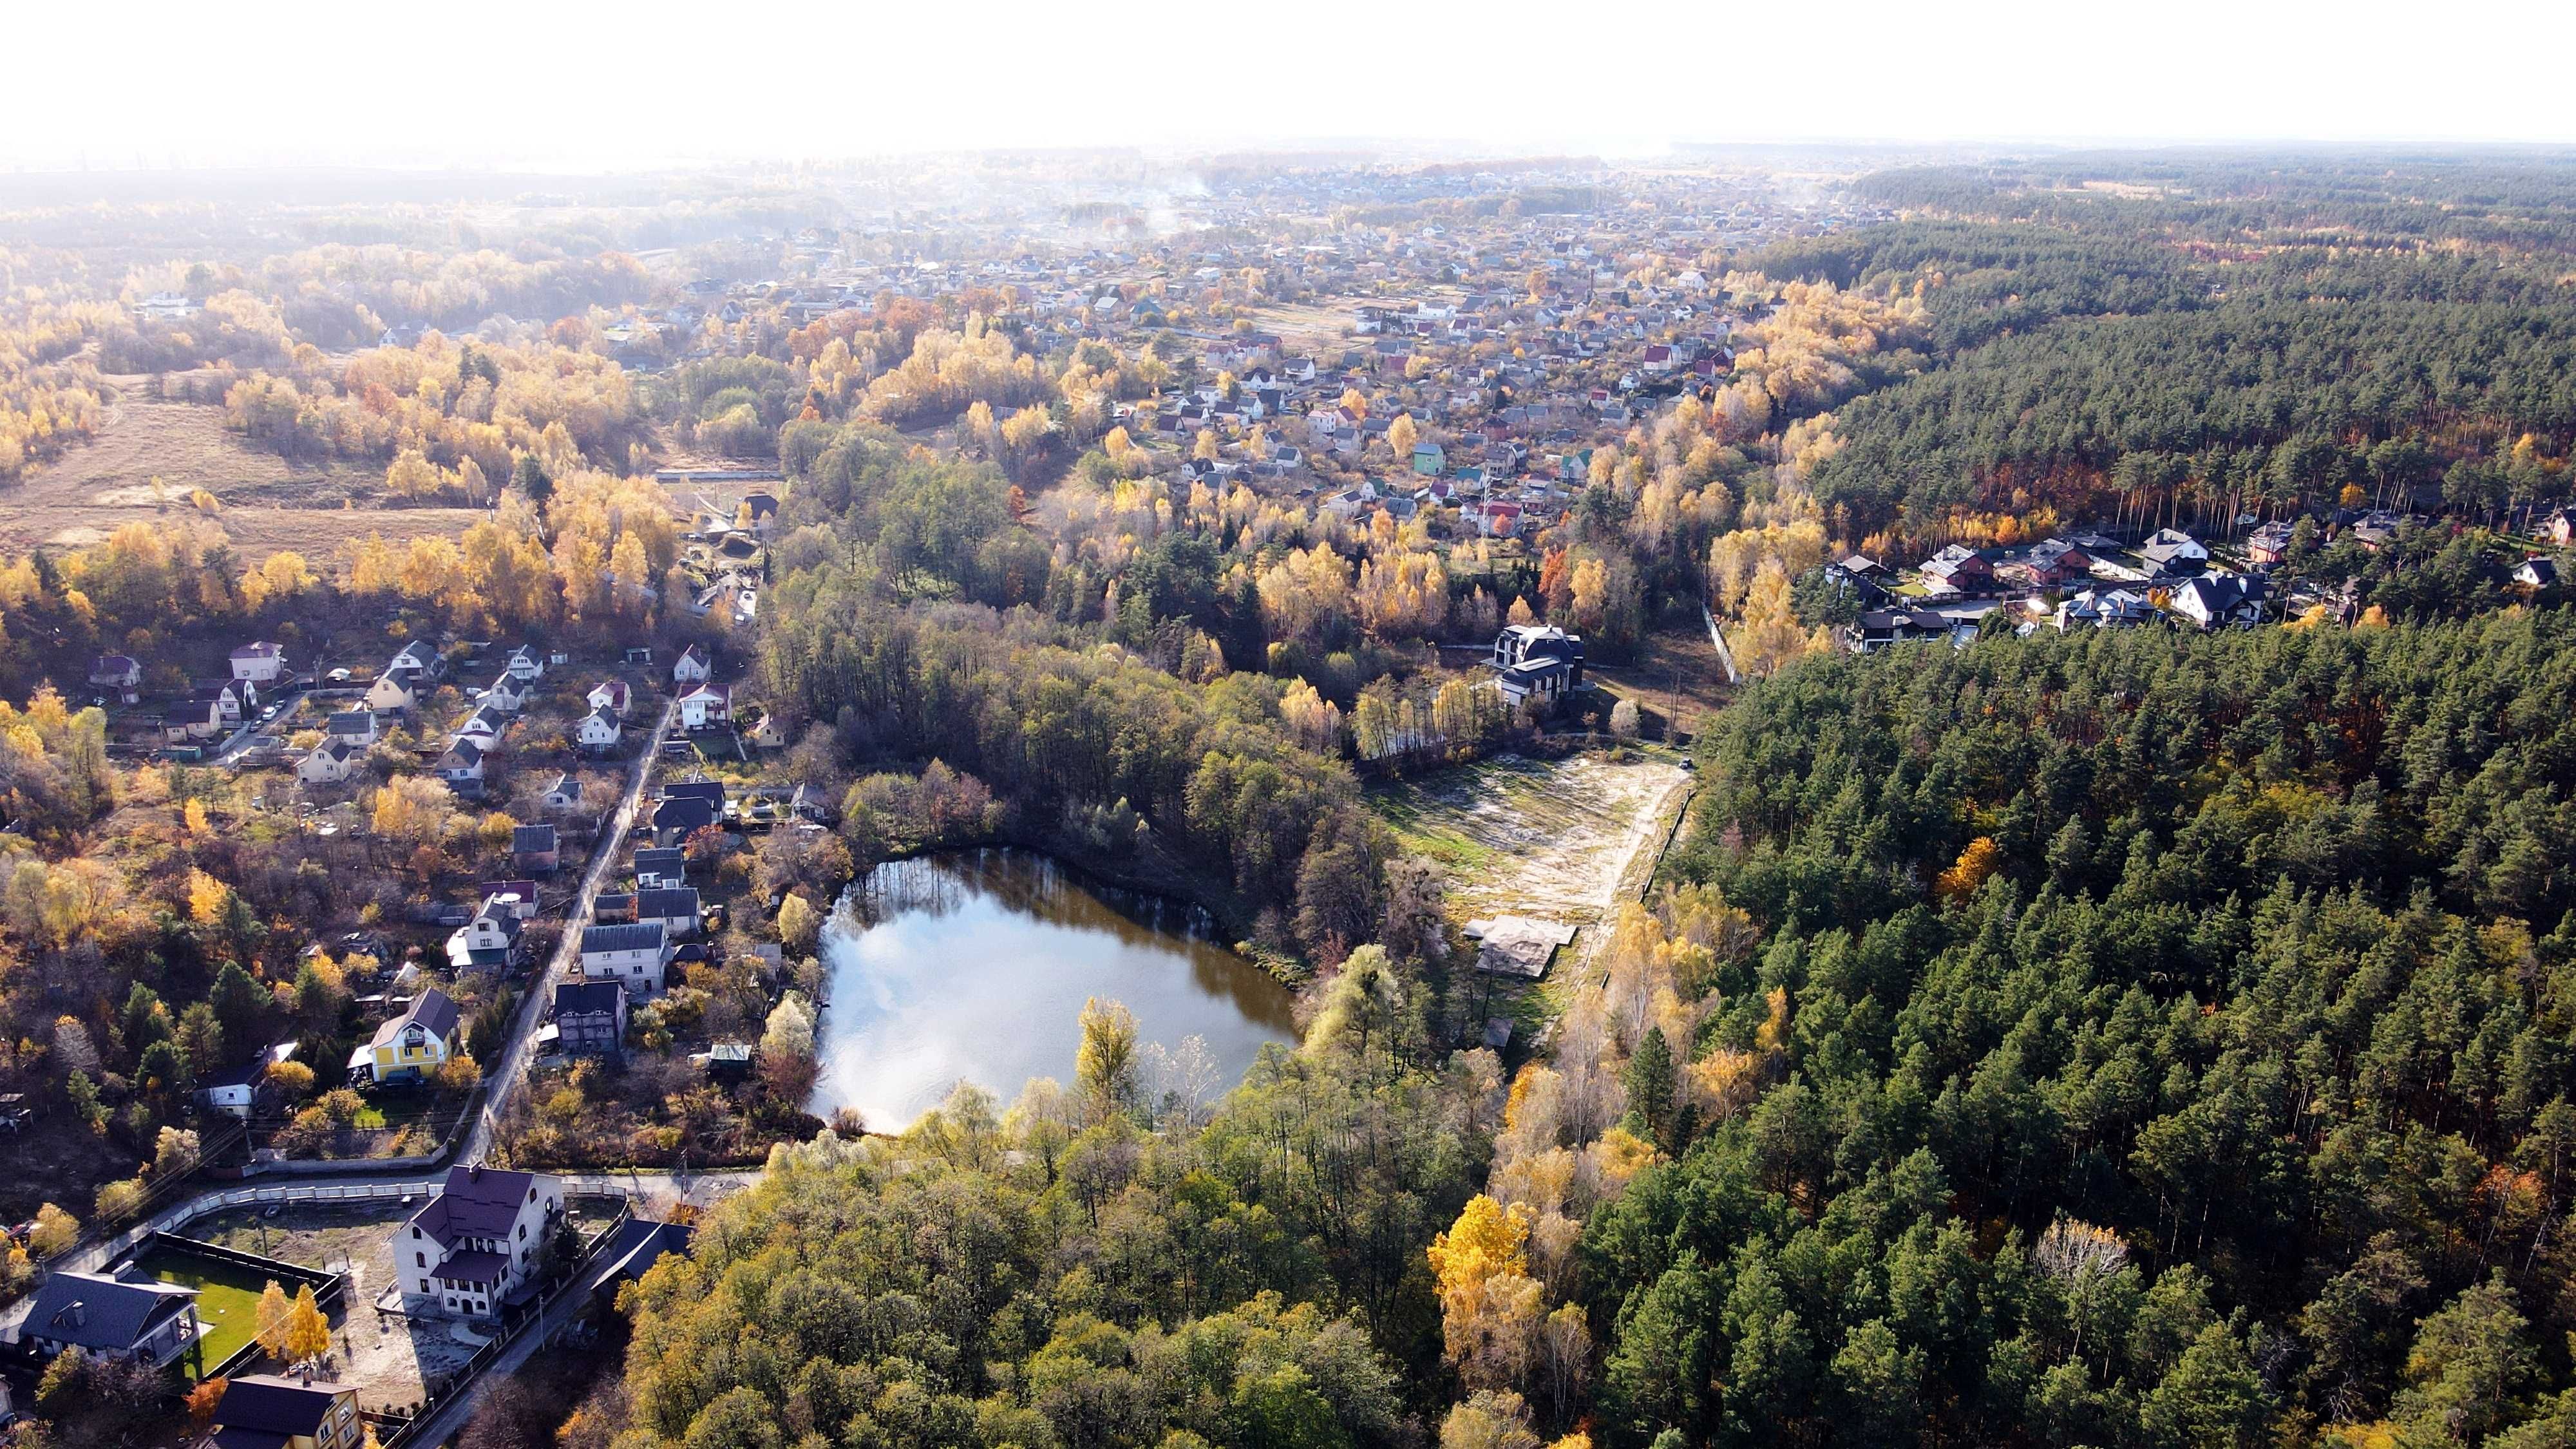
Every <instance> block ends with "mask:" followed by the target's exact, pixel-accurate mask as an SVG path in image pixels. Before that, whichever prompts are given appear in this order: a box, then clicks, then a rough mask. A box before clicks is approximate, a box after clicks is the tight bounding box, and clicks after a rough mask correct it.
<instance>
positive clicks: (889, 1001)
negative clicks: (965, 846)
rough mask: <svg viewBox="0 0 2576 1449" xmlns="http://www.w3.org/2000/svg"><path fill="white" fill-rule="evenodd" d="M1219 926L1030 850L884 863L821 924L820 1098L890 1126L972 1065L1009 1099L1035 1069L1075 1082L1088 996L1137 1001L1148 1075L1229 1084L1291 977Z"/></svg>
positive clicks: (1291, 1037) (1283, 998) (967, 1075)
mask: <svg viewBox="0 0 2576 1449" xmlns="http://www.w3.org/2000/svg"><path fill="white" fill-rule="evenodd" d="M1211 927H1212V923H1211V922H1209V921H1208V920H1207V918H1206V916H1205V914H1204V913H1203V912H1199V911H1197V910H1195V909H1193V908H1190V907H1186V906H1183V905H1180V904H1178V903H1175V902H1172V901H1166V900H1162V899H1160V898H1158V897H1151V896H1144V897H1129V896H1127V895H1125V894H1123V893H1118V892H1110V891H1105V890H1104V891H1096V890H1094V889H1092V888H1088V887H1086V886H1084V885H1083V884H1081V883H1079V882H1078V881H1077V880H1076V879H1075V878H1074V877H1072V876H1071V875H1069V874H1068V873H1067V872H1066V871H1065V870H1064V869H1063V868H1062V867H1061V866H1059V865H1057V864H1056V863H1055V862H1053V861H1050V860H1048V859H1047V858H1045V857H1044V856H1039V855H1032V854H1030V853H1028V852H1025V851H1016V850H981V851H971V852H961V853H957V854H949V855H933V856H922V857H917V858H915V859H911V860H899V861H889V862H887V863H886V864H884V865H881V866H878V867H877V868H876V869H874V870H872V871H870V872H868V874H867V875H865V876H863V877H861V878H860V880H859V881H858V882H857V883H856V884H854V885H853V886H851V887H850V889H849V891H848V893H847V894H845V895H844V896H843V898H842V901H841V906H840V909H838V910H837V911H835V912H834V913H833V916H832V919H831V921H830V923H829V924H828V925H826V927H825V928H824V933H823V943H822V957H823V964H824V967H825V970H826V973H827V975H828V977H829V982H830V984H829V986H828V987H827V990H828V992H829V1004H828V1005H827V1006H826V1007H825V1009H824V1012H823V1020H822V1023H821V1030H820V1032H819V1036H820V1038H821V1040H820V1048H821V1057H822V1075H821V1077H820V1078H819V1079H818V1080H817V1082H816V1083H815V1087H814V1097H813V1101H812V1104H811V1105H812V1108H813V1111H814V1112H815V1114H816V1115H818V1116H824V1117H828V1116H830V1115H831V1114H832V1112H833V1110H834V1109H836V1108H839V1107H845V1106H848V1107H856V1108H858V1109H859V1111H860V1113H861V1114H862V1115H863V1116H864V1117H865V1118H866V1119H867V1123H868V1125H869V1126H870V1127H871V1128H874V1129H876V1130H878V1131H896V1130H900V1129H901V1128H904V1127H907V1126H909V1125H911V1124H912V1122H913V1121H914V1119H916V1118H918V1117H919V1116H920V1115H921V1114H922V1113H924V1112H926V1111H928V1110H929V1109H930V1108H932V1107H935V1106H937V1105H939V1103H940V1101H941V1099H943V1098H945V1097H946V1096H947V1095H948V1093H949V1090H950V1088H952V1087H954V1086H955V1085H956V1084H957V1082H958V1081H959V1080H960V1079H964V1080H967V1081H971V1082H974V1083H976V1084H977V1085H979V1086H982V1087H985V1088H987V1089H989V1090H990V1091H991V1092H992V1093H993V1094H994V1095H995V1096H996V1097H998V1098H1000V1099H1001V1101H1002V1102H1003V1103H1004V1104H1008V1103H1009V1101H1010V1100H1011V1099H1012V1098H1013V1097H1016V1096H1018V1095H1019V1091H1020V1088H1021V1086H1022V1085H1023V1084H1025V1083H1026V1082H1028V1081H1029V1080H1030V1079H1031V1078H1033V1077H1053V1078H1055V1079H1056V1080H1057V1081H1059V1082H1066V1083H1070V1082H1071V1081H1072V1080H1073V1057H1074V1049H1075V1048H1076V1047H1077V1046H1078V1045H1079V1044H1080V1041H1081V1035H1082V1031H1081V1026H1080V1023H1079V1018H1080V1016H1081V1013H1082V1004H1083V1002H1084V1000H1085V999H1087V998H1089V997H1093V996H1098V997H1103V998H1109V999H1115V1000H1118V1001H1123V1002H1125V1003H1126V1004H1127V1007H1128V1009H1129V1010H1131V1011H1133V1012H1135V1013H1136V1021H1137V1026H1138V1039H1139V1041H1140V1042H1142V1043H1146V1044H1149V1045H1150V1044H1159V1045H1160V1046H1162V1047H1163V1048H1164V1049H1165V1052H1164V1053H1163V1054H1160V1055H1158V1054H1154V1053H1152V1052H1151V1051H1150V1050H1149V1052H1148V1057H1149V1067H1148V1075H1149V1076H1151V1075H1152V1074H1153V1072H1154V1070H1155V1066H1156V1065H1164V1066H1165V1067H1166V1070H1165V1071H1164V1076H1165V1078H1166V1079H1167V1080H1178V1079H1180V1078H1181V1077H1185V1076H1186V1077H1195V1078H1198V1079H1200V1080H1201V1081H1202V1082H1206V1081H1208V1080H1209V1079H1212V1091H1213V1092H1214V1093H1222V1092H1223V1091H1225V1090H1226V1089H1228V1088H1231V1087H1232V1086H1234V1085H1235V1084H1236V1083H1237V1082H1240V1081H1241V1080H1243V1073H1244V1070H1245V1069H1246V1068H1248V1067H1250V1066H1251V1065H1252V1062H1253V1059H1254V1058H1255V1057H1257V1056H1258V1055H1259V1054H1260V1051H1261V1048H1262V1047H1263V1046H1264V1045H1266V1044H1268V1043H1271V1042H1280V1043H1290V1042H1293V1041H1295V1040H1296V1027H1295V1023H1294V1021H1293V1020H1292V1018H1291V1014H1290V998H1289V992H1288V989H1287V988H1286V987H1284V986H1282V985H1280V984H1279V983H1278V982H1277V981H1276V980H1274V979H1272V978H1271V977H1270V976H1269V975H1268V974H1267V973H1265V972H1264V971H1262V970H1261V968H1259V967H1258V966H1255V965H1254V964H1253V963H1252V962H1250V961H1249V960H1246V959H1245V958H1244V957H1242V956H1240V955H1237V954H1236V953H1235V952H1233V951H1232V950H1229V949H1228V948H1226V947H1225V946H1223V945H1220V944H1218V942H1217V941H1216V940H1214V939H1212V937H1211V935H1210V930H1211ZM1193 1039H1195V1046H1194V1047H1193V1046H1192V1045H1191V1043H1192V1040H1193ZM1191 1063H1195V1064H1196V1065H1195V1068H1194V1069H1191V1068H1189V1067H1188V1066H1186V1064H1191ZM1176 1064H1177V1065H1176ZM1152 1086H1153V1083H1152V1082H1151V1081H1149V1082H1148V1087H1149V1089H1150V1088H1151V1087H1152Z"/></svg>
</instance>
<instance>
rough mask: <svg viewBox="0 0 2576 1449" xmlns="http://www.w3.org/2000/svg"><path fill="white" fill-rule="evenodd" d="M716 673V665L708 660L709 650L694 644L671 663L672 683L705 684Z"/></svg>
mask: <svg viewBox="0 0 2576 1449" xmlns="http://www.w3.org/2000/svg"><path fill="white" fill-rule="evenodd" d="M714 673H715V669H714V667H713V666H712V665H710V664H709V663H708V662H707V651H706V650H705V649H703V648H701V647H699V646H698V645H695V644H692V645H690V646H689V647H688V649H687V650H686V651H684V652H683V653H682V654H681V655H680V657H679V659H678V660H677V661H675V662H674V663H673V664H672V665H671V683H673V684H675V685H682V686H686V685H692V684H704V683H706V682H707V680H708V678H709V677H711V676H712V675H713V674H714Z"/></svg>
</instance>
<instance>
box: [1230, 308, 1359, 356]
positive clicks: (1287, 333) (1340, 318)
mask: <svg viewBox="0 0 2576 1449" xmlns="http://www.w3.org/2000/svg"><path fill="white" fill-rule="evenodd" d="M1359 324H1360V313H1359V304H1358V303H1357V302H1355V301H1352V300H1349V299H1347V298H1346V299H1343V300H1341V301H1337V302H1333V303H1329V304H1326V305H1324V306H1320V307H1288V306H1269V307H1264V308H1262V309H1261V310H1260V311H1258V312H1255V313H1254V314H1253V319H1252V325H1253V326H1255V327H1256V328H1259V329H1261V330H1262V331H1265V332H1276V333H1278V334H1279V340H1280V342H1281V344H1282V345H1284V346H1286V347H1287V349H1288V350H1289V352H1291V353H1292V354H1293V353H1312V352H1314V351H1315V350H1317V349H1318V348H1324V347H1337V346H1340V345H1341V344H1342V343H1343V342H1344V341H1345V340H1346V339H1347V338H1348V337H1349V336H1350V333H1351V331H1352V329H1354V328H1356V327H1358V326H1359Z"/></svg>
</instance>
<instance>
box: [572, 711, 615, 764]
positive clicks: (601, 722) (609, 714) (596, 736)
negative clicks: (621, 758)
mask: <svg viewBox="0 0 2576 1449" xmlns="http://www.w3.org/2000/svg"><path fill="white" fill-rule="evenodd" d="M625 737H626V725H625V722H624V721H622V720H620V719H619V718H618V717H617V715H616V713H615V711H613V710H607V709H594V710H592V711H591V712H590V713H588V714H586V715H583V716H582V717H581V726H580V728H579V729H578V730H576V731H575V742H576V743H578V744H579V745H580V746H581V747H582V749H583V750H585V751H587V752H588V753H590V754H593V755H605V754H609V753H611V752H612V751H614V750H615V749H616V748H617V745H618V742H619V741H620V740H623V739H624V738H625Z"/></svg>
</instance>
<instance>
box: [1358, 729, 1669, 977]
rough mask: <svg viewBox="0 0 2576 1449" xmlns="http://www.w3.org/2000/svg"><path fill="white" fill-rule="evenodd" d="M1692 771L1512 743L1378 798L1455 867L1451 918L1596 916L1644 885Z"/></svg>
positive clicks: (1372, 795)
mask: <svg viewBox="0 0 2576 1449" xmlns="http://www.w3.org/2000/svg"><path fill="white" fill-rule="evenodd" d="M1690 780H1691V776H1690V774H1689V772H1688V771H1685V770H1684V769H1682V768H1681V766H1680V765H1679V764H1678V763H1676V762H1675V760H1674V759H1673V757H1671V756H1669V755H1661V754H1651V753H1646V752H1629V754H1628V757H1627V758H1626V759H1624V760H1622V759H1619V758H1617V757H1614V756H1613V755H1610V754H1605V753H1587V754H1579V755H1573V756H1570V757H1568V758H1566V759H1562V760H1532V759H1525V758H1522V757H1521V756H1518V755H1506V756H1503V757H1501V758H1499V759H1492V760H1483V761H1479V762H1477V763H1475V764H1472V765H1461V766H1457V767H1455V768H1451V769H1446V770H1441V771H1438V772H1437V773H1434V774H1430V775H1425V776H1423V777H1421V778H1419V779H1415V780H1406V781H1401V782H1398V783H1396V784H1392V785H1387V786H1384V787H1381V788H1378V789H1373V790H1371V791H1370V792H1369V804H1370V807H1371V808H1372V809H1374V810H1375V811H1376V812H1377V814H1378V816H1379V817H1380V818H1381V819H1383V820H1385V821H1386V823H1387V824H1388V825H1390V826H1392V827H1393V828H1394V829H1395V831H1396V833H1397V835H1398V836H1400V837H1401V838H1402V840H1403V843H1404V848H1405V849H1407V850H1409V851H1412V852H1415V853H1417V854H1420V855H1424V856H1427V857H1429V858H1430V859H1431V860H1433V861H1435V862H1437V863H1438V864H1439V865H1440V866H1441V867H1442V868H1443V869H1444V871H1445V872H1446V874H1447V876H1448V904H1449V915H1450V918H1451V919H1452V920H1455V921H1457V922H1459V923H1461V924H1464V923H1465V922H1467V921H1470V920H1475V919H1481V918H1491V917H1500V916H1523V917H1528V918H1531V919H1534V920H1540V921H1554V922H1559V923H1562V924H1564V925H1568V926H1575V927H1586V926H1591V925H1593V924H1596V923H1597V922H1599V921H1601V920H1603V919H1605V918H1606V917H1607V916H1608V915H1609V914H1610V912H1611V910H1612V909H1613V908H1614V907H1615V906H1616V905H1617V904H1618V903H1619V901H1621V900H1622V899H1626V898H1630V897H1633V896H1634V895H1636V894H1637V893H1638V892H1639V891H1641V890H1642V889H1643V888H1644V886H1645V882H1646V879H1647V877H1648V876H1649V875H1650V874H1651V872H1652V871H1653V869H1654V865H1655V861H1656V859H1657V857H1658V856H1659V855H1660V854H1661V852H1662V849H1663V844H1664V841H1665V839H1666V838H1667V837H1668V836H1669V835H1670V833H1671V831H1672V824H1673V817H1674V813H1675V812H1676V811H1678V810H1679V809H1680V808H1681V804H1682V801H1683V799H1684V797H1685V796H1686V795H1687V793H1688V790H1689V786H1690ZM1577 949H1578V950H1580V949H1582V943H1580V942H1578V947H1577ZM1560 959H1561V958H1560Z"/></svg>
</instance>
